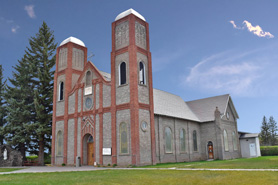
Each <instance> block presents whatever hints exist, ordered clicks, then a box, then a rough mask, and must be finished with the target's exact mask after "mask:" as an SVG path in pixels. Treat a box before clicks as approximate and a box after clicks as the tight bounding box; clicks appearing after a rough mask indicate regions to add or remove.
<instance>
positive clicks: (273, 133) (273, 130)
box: [268, 116, 278, 145]
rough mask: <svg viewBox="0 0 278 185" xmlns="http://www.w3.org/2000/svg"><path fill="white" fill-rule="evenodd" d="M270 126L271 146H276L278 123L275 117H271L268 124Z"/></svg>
mask: <svg viewBox="0 0 278 185" xmlns="http://www.w3.org/2000/svg"><path fill="white" fill-rule="evenodd" d="M268 125H269V133H270V139H269V140H270V144H271V145H275V143H276V136H277V134H276V131H277V130H278V129H277V123H276V121H275V120H274V118H273V116H270V117H269V122H268Z"/></svg>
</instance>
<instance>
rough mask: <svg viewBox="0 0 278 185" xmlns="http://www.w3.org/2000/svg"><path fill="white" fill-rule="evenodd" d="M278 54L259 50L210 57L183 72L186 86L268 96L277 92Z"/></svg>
mask: <svg viewBox="0 0 278 185" xmlns="http://www.w3.org/2000/svg"><path fill="white" fill-rule="evenodd" d="M277 58H278V54H276V53H275V51H266V49H262V48H261V49H258V50H253V51H249V52H245V53H244V52H236V51H226V52H222V53H219V54H215V55H212V56H210V57H207V58H205V59H203V60H201V61H200V62H198V63H197V64H196V65H195V66H193V67H192V68H191V69H190V71H189V74H187V75H181V76H180V80H181V83H182V85H183V86H185V87H186V88H197V89H201V90H202V91H210V92H213V93H218V94H220V93H230V94H232V95H236V96H248V97H249V96H265V95H266V94H268V95H269V94H271V95H273V94H275V93H278V88H276V87H274V86H270V85H269V84H275V83H276V82H275V81H276V80H277V79H278V74H277V73H276V72H275V70H274V68H277V67H278V65H277V64H276V63H275V61H276V60H277Z"/></svg>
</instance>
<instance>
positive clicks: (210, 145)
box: [208, 141, 214, 159]
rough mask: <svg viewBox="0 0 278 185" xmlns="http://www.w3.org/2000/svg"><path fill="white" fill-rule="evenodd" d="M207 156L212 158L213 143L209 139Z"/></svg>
mask: <svg viewBox="0 0 278 185" xmlns="http://www.w3.org/2000/svg"><path fill="white" fill-rule="evenodd" d="M208 158H209V159H214V157H213V144H212V142H211V141H209V142H208Z"/></svg>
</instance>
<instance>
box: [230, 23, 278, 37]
mask: <svg viewBox="0 0 278 185" xmlns="http://www.w3.org/2000/svg"><path fill="white" fill-rule="evenodd" d="M229 22H230V23H231V24H232V25H233V28H235V29H244V28H245V27H246V28H247V29H248V31H249V32H251V33H253V34H254V35H257V36H258V37H268V38H273V37H274V35H272V34H271V33H270V32H265V31H263V29H262V28H261V27H260V26H259V25H257V26H252V24H251V23H250V22H248V21H246V20H244V21H243V23H242V24H244V26H243V27H239V26H237V25H236V24H235V21H233V20H231V21H229Z"/></svg>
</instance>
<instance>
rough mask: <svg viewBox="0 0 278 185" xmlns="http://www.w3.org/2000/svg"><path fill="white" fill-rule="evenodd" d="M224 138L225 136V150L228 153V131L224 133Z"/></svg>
mask: <svg viewBox="0 0 278 185" xmlns="http://www.w3.org/2000/svg"><path fill="white" fill-rule="evenodd" d="M223 136H224V149H225V151H226V152H228V151H229V141H228V134H227V131H226V130H224V131H223Z"/></svg>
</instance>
